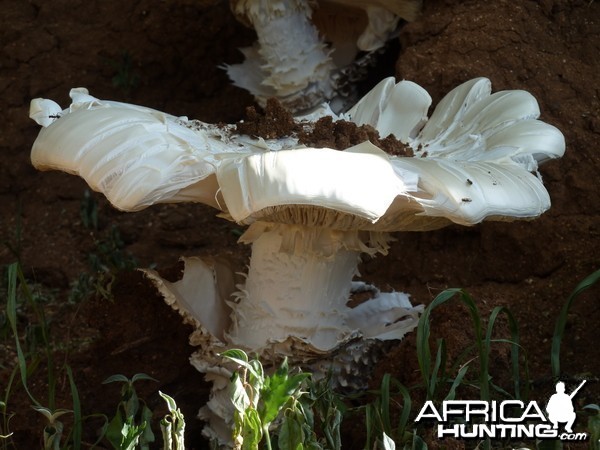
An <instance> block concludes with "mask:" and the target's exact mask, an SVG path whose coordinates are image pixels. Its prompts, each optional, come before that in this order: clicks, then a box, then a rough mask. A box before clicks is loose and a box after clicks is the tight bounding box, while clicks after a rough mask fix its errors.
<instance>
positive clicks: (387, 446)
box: [382, 432, 396, 450]
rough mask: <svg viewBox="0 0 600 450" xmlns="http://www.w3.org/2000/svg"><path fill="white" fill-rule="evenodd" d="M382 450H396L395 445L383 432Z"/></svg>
mask: <svg viewBox="0 0 600 450" xmlns="http://www.w3.org/2000/svg"><path fill="white" fill-rule="evenodd" d="M382 443H383V450H396V443H395V442H394V440H393V439H392V438H391V437H389V436H388V435H387V434H385V432H384V433H383V441H382Z"/></svg>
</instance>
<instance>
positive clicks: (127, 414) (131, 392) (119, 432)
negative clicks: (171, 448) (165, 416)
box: [102, 373, 156, 450]
mask: <svg viewBox="0 0 600 450" xmlns="http://www.w3.org/2000/svg"><path fill="white" fill-rule="evenodd" d="M140 380H151V381H156V380H155V379H154V378H152V377H151V376H149V375H146V374H144V373H137V374H135V375H134V376H133V377H131V378H127V377H126V376H125V375H113V376H110V377H108V378H107V379H106V380H104V381H103V382H102V383H103V384H108V383H114V382H119V383H123V385H122V387H121V400H120V402H119V404H118V406H117V412H116V414H115V416H114V417H113V419H112V420H111V421H110V422H109V423H108V426H107V428H106V433H105V436H106V438H107V439H108V441H109V442H110V443H111V445H112V446H113V448H115V449H117V450H133V449H141V450H147V449H149V444H150V443H152V442H154V433H152V428H151V427H150V422H151V420H152V411H150V408H148V406H147V405H146V403H145V402H144V401H143V400H140V399H139V398H138V396H137V393H136V391H135V387H134V386H133V385H134V383H135V382H136V381H140Z"/></svg>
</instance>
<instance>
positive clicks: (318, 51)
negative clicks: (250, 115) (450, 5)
mask: <svg viewBox="0 0 600 450" xmlns="http://www.w3.org/2000/svg"><path fill="white" fill-rule="evenodd" d="M420 5H421V1H420V0H400V1H386V0H369V1H364V2H363V1H356V0H333V1H327V0H325V1H318V2H316V1H308V0H278V1H268V0H232V1H231V9H232V10H233V12H234V13H235V15H236V17H237V18H238V19H239V20H240V21H241V22H243V23H245V24H247V25H249V26H252V27H253V28H254V30H255V31H256V34H257V38H258V40H257V42H256V44H255V45H254V46H253V47H249V48H244V49H242V53H243V54H244V56H245V58H246V60H245V61H244V63H242V64H234V65H229V66H226V68H227V72H228V74H229V77H230V78H231V79H232V80H233V82H234V84H235V85H236V86H239V87H242V88H244V89H246V90H248V91H249V92H250V93H251V94H252V95H254V97H255V99H256V101H257V102H258V103H259V104H260V105H261V106H265V103H266V101H267V99H268V98H271V97H276V98H277V99H279V100H280V101H281V102H282V103H283V104H284V105H285V106H286V107H287V108H288V109H290V110H291V111H294V112H301V111H307V110H309V109H311V108H314V107H316V106H318V105H319V104H321V103H322V102H323V101H331V100H332V99H334V98H336V97H338V96H339V95H340V94H342V95H341V97H339V98H338V100H340V102H339V103H340V105H341V106H340V105H338V106H336V109H337V110H340V109H341V108H343V106H344V105H346V103H347V101H348V99H345V97H346V96H347V95H348V91H352V84H353V83H354V82H355V81H356V78H357V76H358V75H357V74H351V73H349V72H352V70H353V69H352V68H351V67H348V66H349V65H351V64H352V63H353V62H354V60H355V58H356V57H357V54H358V53H359V52H375V51H376V50H378V49H380V48H381V47H383V45H384V44H385V43H386V41H387V40H388V39H389V38H390V37H391V36H392V35H393V33H394V32H395V31H396V28H397V25H398V21H399V20H400V19H401V18H402V19H406V20H413V19H415V18H416V16H417V14H418V12H419V10H420ZM363 64H365V60H362V61H361V62H360V64H358V65H357V67H358V68H359V70H360V65H363ZM341 69H344V70H343V73H342V72H340V70H341ZM363 70H364V68H363ZM354 100H355V99H354ZM354 100H350V104H352V103H353V102H354ZM336 103H337V102H336Z"/></svg>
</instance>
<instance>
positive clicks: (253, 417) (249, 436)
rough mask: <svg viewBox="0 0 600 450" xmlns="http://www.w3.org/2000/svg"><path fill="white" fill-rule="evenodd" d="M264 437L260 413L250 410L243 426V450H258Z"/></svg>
mask: <svg viewBox="0 0 600 450" xmlns="http://www.w3.org/2000/svg"><path fill="white" fill-rule="evenodd" d="M262 436H263V430H262V426H261V422H260V417H259V416H258V411H256V409H254V408H250V409H248V410H247V411H246V414H245V417H244V423H243V425H242V438H243V439H244V441H243V443H242V450H258V444H259V443H260V441H261V439H262Z"/></svg>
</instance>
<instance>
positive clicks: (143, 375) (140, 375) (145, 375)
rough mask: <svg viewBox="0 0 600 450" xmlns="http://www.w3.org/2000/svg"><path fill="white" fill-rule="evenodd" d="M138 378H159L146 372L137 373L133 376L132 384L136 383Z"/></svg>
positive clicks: (152, 379) (149, 379)
mask: <svg viewBox="0 0 600 450" xmlns="http://www.w3.org/2000/svg"><path fill="white" fill-rule="evenodd" d="M138 380H147V381H155V382H158V380H157V379H156V378H153V377H151V376H150V375H148V374H146V373H136V374H135V375H134V376H133V377H131V384H133V383H135V382H136V381H138Z"/></svg>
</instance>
